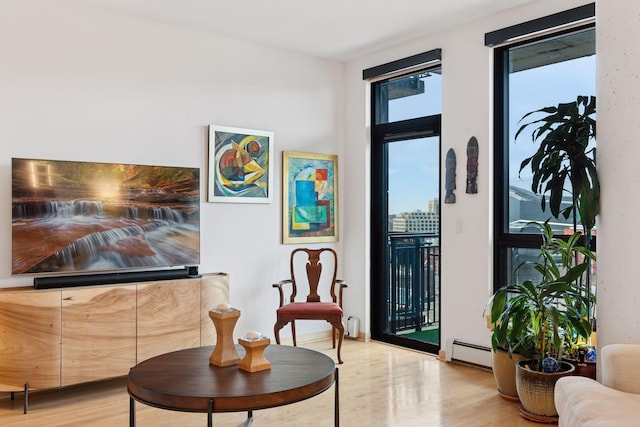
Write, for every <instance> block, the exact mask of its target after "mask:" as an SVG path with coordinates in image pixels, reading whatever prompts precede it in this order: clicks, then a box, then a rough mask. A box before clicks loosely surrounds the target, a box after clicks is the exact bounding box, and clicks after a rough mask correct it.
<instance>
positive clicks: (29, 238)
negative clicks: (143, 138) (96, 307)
mask: <svg viewBox="0 0 640 427" xmlns="http://www.w3.org/2000/svg"><path fill="white" fill-rule="evenodd" d="M11 229H12V266H11V270H12V274H34V273H54V272H91V271H109V270H115V269H132V268H133V269H146V268H154V267H173V266H185V265H197V264H199V263H200V169H199V168H183V167H168V166H142V165H127V164H112V163H95V162H75V161H57V160H55V161H54V160H33V159H16V158H14V159H12V224H11Z"/></svg>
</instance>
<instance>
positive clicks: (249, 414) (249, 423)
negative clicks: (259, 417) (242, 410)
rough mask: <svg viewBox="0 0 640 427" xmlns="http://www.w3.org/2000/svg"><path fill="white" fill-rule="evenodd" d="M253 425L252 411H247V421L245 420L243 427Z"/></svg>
mask: <svg viewBox="0 0 640 427" xmlns="http://www.w3.org/2000/svg"><path fill="white" fill-rule="evenodd" d="M252 423H253V409H249V410H248V411H247V419H246V420H245V422H244V424H243V427H249V426H250V425H251V424H252Z"/></svg>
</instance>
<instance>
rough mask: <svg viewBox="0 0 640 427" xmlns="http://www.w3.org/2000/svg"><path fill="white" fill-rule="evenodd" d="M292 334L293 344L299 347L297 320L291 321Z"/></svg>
mask: <svg viewBox="0 0 640 427" xmlns="http://www.w3.org/2000/svg"><path fill="white" fill-rule="evenodd" d="M291 336H292V337H293V346H294V347H297V346H298V344H297V343H296V321H295V320H292V321H291Z"/></svg>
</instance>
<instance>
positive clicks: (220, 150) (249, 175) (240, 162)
mask: <svg viewBox="0 0 640 427" xmlns="http://www.w3.org/2000/svg"><path fill="white" fill-rule="evenodd" d="M272 153H273V133H272V132H266V131H258V130H251V129H239V128H230V127H223V126H214V125H211V126H209V193H208V194H209V201H210V202H213V201H216V202H234V203H236V202H238V203H270V202H271V199H272V197H271V193H272V191H271V189H270V186H271V182H272V181H273V179H272V168H271V165H270V159H271V158H272Z"/></svg>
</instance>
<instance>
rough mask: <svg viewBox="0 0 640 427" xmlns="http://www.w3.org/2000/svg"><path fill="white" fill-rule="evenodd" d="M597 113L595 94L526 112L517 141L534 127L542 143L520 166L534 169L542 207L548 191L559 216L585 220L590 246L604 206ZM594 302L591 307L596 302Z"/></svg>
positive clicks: (588, 279)
mask: <svg viewBox="0 0 640 427" xmlns="http://www.w3.org/2000/svg"><path fill="white" fill-rule="evenodd" d="M541 114H546V115H543V116H540V115H541ZM595 115H596V97H595V96H578V97H577V98H576V100H575V101H572V102H567V103H560V104H558V105H557V106H552V107H545V108H541V109H539V110H535V111H532V112H530V113H527V114H525V115H524V116H523V117H522V119H520V123H521V126H520V128H519V129H518V131H517V132H516V135H515V139H516V141H517V140H518V137H519V136H520V134H521V133H522V132H523V131H525V130H526V129H531V127H533V130H532V132H531V140H532V141H533V142H534V143H536V144H539V145H538V148H537V150H536V152H535V153H534V154H533V155H531V156H530V157H527V158H526V159H524V160H523V161H522V163H521V164H520V172H522V171H523V170H524V169H525V168H527V167H529V168H530V169H531V172H532V183H531V191H533V192H534V193H535V194H540V195H542V196H543V197H541V199H540V204H541V207H542V210H543V211H545V210H546V208H547V198H546V197H545V196H546V195H548V207H549V210H550V211H551V214H553V216H554V217H556V218H560V215H562V216H564V218H565V219H566V218H569V217H570V216H572V217H573V227H574V231H578V230H577V225H578V222H579V223H580V224H581V225H582V228H583V232H584V236H585V240H584V245H585V246H586V247H587V248H588V249H591V232H592V231H593V229H594V227H595V225H596V217H597V215H598V212H599V206H600V205H599V201H600V181H599V179H598V171H597V169H596V148H595V145H594V144H593V143H592V142H593V141H594V140H595V136H596V118H595ZM565 193H568V194H570V195H571V204H569V205H566V207H564V208H563V207H562V206H563V196H564V194H565ZM589 271H590V270H587V274H586V275H585V278H584V279H585V280H584V282H583V283H582V288H583V294H584V295H589V293H590V291H591V276H590V274H589ZM590 303H591V302H590ZM589 308H590V312H591V311H592V308H593V307H591V306H590V307H589Z"/></svg>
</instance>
